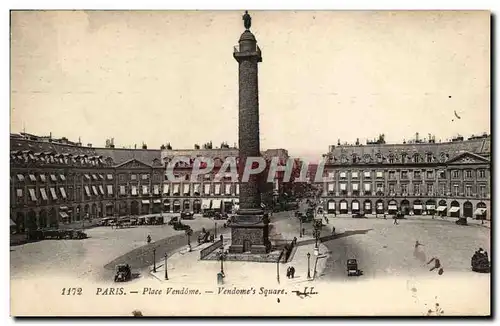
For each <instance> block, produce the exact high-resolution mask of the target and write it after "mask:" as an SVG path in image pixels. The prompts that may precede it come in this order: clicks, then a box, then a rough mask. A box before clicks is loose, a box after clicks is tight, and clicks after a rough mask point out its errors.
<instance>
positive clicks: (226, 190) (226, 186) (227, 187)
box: [224, 184, 231, 195]
mask: <svg viewBox="0 0 500 326" xmlns="http://www.w3.org/2000/svg"><path fill="white" fill-rule="evenodd" d="M224 187H225V188H224V193H225V194H226V195H230V194H231V185H230V184H226V185H224Z"/></svg>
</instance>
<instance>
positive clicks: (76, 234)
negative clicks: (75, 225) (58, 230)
mask: <svg viewBox="0 0 500 326" xmlns="http://www.w3.org/2000/svg"><path fill="white" fill-rule="evenodd" d="M87 238H88V236H87V233H85V232H83V231H81V230H72V232H71V235H70V239H78V240H81V239H87Z"/></svg>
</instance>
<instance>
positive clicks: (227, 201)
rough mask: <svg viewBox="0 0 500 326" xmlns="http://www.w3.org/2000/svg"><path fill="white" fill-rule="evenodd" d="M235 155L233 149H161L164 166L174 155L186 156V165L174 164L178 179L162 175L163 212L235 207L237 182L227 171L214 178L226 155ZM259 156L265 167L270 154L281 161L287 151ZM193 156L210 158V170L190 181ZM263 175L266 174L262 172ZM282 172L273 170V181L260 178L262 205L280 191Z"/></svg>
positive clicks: (274, 150)
mask: <svg viewBox="0 0 500 326" xmlns="http://www.w3.org/2000/svg"><path fill="white" fill-rule="evenodd" d="M238 154H239V153H238V149H237V148H214V149H192V150H191V149H185V150H168V149H165V150H163V151H162V154H161V155H162V161H163V162H164V164H165V166H168V164H169V163H170V162H171V160H172V159H173V158H174V157H179V156H183V157H188V158H190V163H189V164H184V163H179V164H177V165H176V167H175V170H174V176H175V177H176V179H181V181H174V182H172V181H170V180H168V178H167V176H165V178H164V184H163V205H164V211H165V212H173V213H176V212H180V211H182V210H188V211H192V212H194V213H201V212H202V211H203V210H207V209H212V210H217V211H222V212H231V211H232V209H233V208H235V207H239V205H238V204H239V198H238V197H239V194H240V185H239V183H238V182H234V180H233V179H232V178H231V174H230V173H221V175H222V177H221V179H220V180H216V177H215V176H216V174H217V173H218V172H219V170H220V168H221V167H222V165H223V163H224V161H225V160H226V158H227V157H233V158H237V157H238ZM261 155H262V156H263V157H264V158H265V159H266V162H267V163H268V166H269V163H270V161H271V158H272V157H279V158H280V159H281V160H282V162H286V160H287V159H288V152H287V151H286V150H284V149H270V150H266V151H264V152H262V153H261ZM197 157H204V158H211V159H212V160H213V162H214V168H213V170H212V171H211V172H210V173H207V174H204V175H199V176H197V180H195V182H192V181H191V172H192V165H193V162H194V160H195V159H196V158H197ZM165 172H166V171H165ZM224 172H225V171H224ZM264 175H266V177H267V174H266V173H264ZM283 175H284V174H283V173H281V172H278V173H276V176H275V178H274V180H273V183H267V182H265V180H262V185H261V190H262V198H263V202H264V203H265V204H266V205H271V204H272V201H273V198H277V197H278V196H279V195H280V194H281V193H282V192H283Z"/></svg>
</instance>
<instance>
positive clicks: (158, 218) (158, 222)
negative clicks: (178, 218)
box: [154, 216, 165, 225]
mask: <svg viewBox="0 0 500 326" xmlns="http://www.w3.org/2000/svg"><path fill="white" fill-rule="evenodd" d="M154 224H155V225H163V224H165V219H164V218H163V216H156V218H155V220H154Z"/></svg>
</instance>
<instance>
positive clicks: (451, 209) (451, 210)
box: [449, 206, 460, 213]
mask: <svg viewBox="0 0 500 326" xmlns="http://www.w3.org/2000/svg"><path fill="white" fill-rule="evenodd" d="M458 211H460V207H456V206H454V207H450V210H449V212H450V213H456V212H458Z"/></svg>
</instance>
